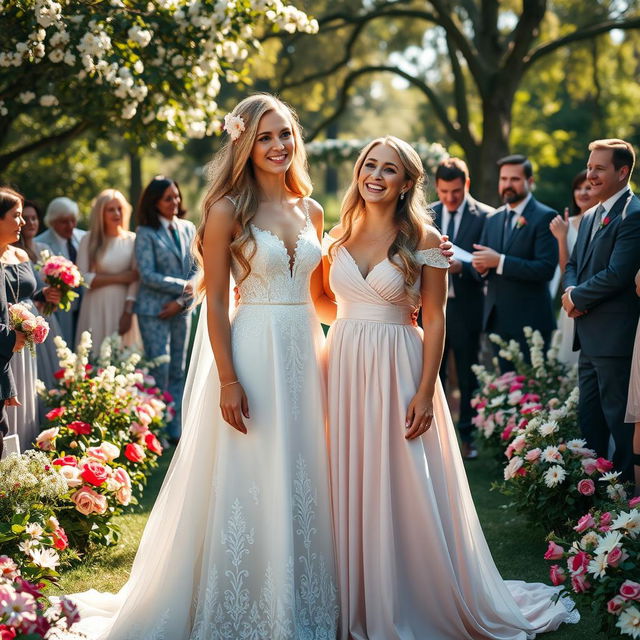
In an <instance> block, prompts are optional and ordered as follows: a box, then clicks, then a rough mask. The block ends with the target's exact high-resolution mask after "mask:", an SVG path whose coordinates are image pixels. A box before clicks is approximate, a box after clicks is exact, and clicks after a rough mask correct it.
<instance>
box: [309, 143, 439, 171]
mask: <svg viewBox="0 0 640 640" xmlns="http://www.w3.org/2000/svg"><path fill="white" fill-rule="evenodd" d="M369 142H370V140H358V139H343V138H330V139H328V140H319V141H316V140H314V141H313V142H310V143H308V144H307V145H306V148H307V154H308V155H309V158H313V159H314V160H316V161H319V162H324V163H327V164H338V163H340V162H345V161H347V160H348V161H350V162H353V161H355V159H356V158H357V157H358V155H359V154H360V151H362V149H363V148H364V147H365V146H366V145H367V144H368V143H369ZM411 146H412V147H413V148H414V149H415V150H416V152H417V153H418V155H419V156H420V159H421V160H422V163H423V165H424V166H425V169H427V170H432V169H434V168H435V167H436V166H437V165H438V164H439V163H440V161H442V160H444V159H445V158H447V157H448V156H449V154H448V153H447V150H446V149H445V148H444V147H443V146H442V145H441V144H438V143H437V142H433V143H429V142H425V141H424V140H418V141H417V142H412V143H411Z"/></svg>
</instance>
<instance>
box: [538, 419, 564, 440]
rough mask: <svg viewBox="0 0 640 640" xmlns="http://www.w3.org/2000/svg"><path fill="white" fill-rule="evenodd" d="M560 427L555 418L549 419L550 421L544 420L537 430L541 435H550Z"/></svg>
mask: <svg viewBox="0 0 640 640" xmlns="http://www.w3.org/2000/svg"><path fill="white" fill-rule="evenodd" d="M559 429H560V427H559V426H558V423H557V422H556V421H555V420H551V421H550V422H545V423H543V424H541V425H540V426H539V427H538V431H539V432H540V435H541V436H543V437H546V436H550V435H551V434H552V433H555V432H556V431H558V430H559Z"/></svg>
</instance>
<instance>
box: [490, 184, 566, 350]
mask: <svg viewBox="0 0 640 640" xmlns="http://www.w3.org/2000/svg"><path fill="white" fill-rule="evenodd" d="M506 209H507V208H506V207H501V208H500V209H498V210H497V211H496V212H495V213H494V214H493V215H490V216H488V217H487V222H486V224H485V227H484V232H483V234H482V240H481V242H480V244H483V245H485V246H488V247H491V248H492V249H494V250H495V251H497V252H498V253H502V254H505V260H504V268H503V271H502V274H501V275H499V274H498V273H497V270H496V269H490V270H489V274H488V275H487V296H486V299H485V305H484V327H485V329H487V330H489V331H494V332H496V333H498V334H501V335H504V336H509V337H518V338H519V337H521V336H522V329H523V328H524V327H526V326H529V327H531V328H532V329H534V330H535V329H537V330H539V331H540V332H541V333H542V334H543V335H545V334H550V333H551V332H552V331H553V330H554V329H555V326H556V321H555V317H554V313H553V309H552V304H551V295H550V293H549V281H550V280H551V279H552V278H553V274H554V272H555V270H556V266H557V264H558V243H557V242H556V240H555V238H554V237H553V235H552V234H551V231H549V223H550V222H551V220H553V218H554V217H555V216H556V212H555V211H554V210H553V209H551V208H550V207H547V206H546V205H544V204H542V203H541V202H538V201H537V200H536V199H535V198H534V197H531V199H530V200H529V203H528V204H527V206H526V207H525V209H524V211H523V212H522V215H521V216H520V217H521V218H523V219H524V223H523V224H521V225H518V224H517V225H516V226H515V228H514V229H513V231H512V232H511V234H510V236H509V238H508V239H506V238H505V235H506V234H505V223H506V220H507V215H508V214H507V210H506Z"/></svg>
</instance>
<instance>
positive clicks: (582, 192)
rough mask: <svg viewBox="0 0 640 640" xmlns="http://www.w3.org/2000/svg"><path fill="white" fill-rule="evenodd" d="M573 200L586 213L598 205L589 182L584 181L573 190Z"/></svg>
mask: <svg viewBox="0 0 640 640" xmlns="http://www.w3.org/2000/svg"><path fill="white" fill-rule="evenodd" d="M573 199H574V200H575V201H576V204H577V205H578V208H579V209H580V211H582V212H584V211H586V210H587V209H589V207H592V206H593V205H594V204H595V203H596V201H595V200H594V197H593V193H592V191H591V185H590V184H589V181H588V180H584V181H583V182H581V183H580V184H579V185H577V186H576V188H575V189H574V190H573Z"/></svg>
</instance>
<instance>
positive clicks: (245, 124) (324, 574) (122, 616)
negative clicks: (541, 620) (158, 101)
mask: <svg viewBox="0 0 640 640" xmlns="http://www.w3.org/2000/svg"><path fill="white" fill-rule="evenodd" d="M225 130H226V132H227V133H228V135H229V140H228V141H227V143H226V144H225V145H224V147H223V148H222V149H221V151H220V152H219V153H218V154H217V155H216V157H215V158H214V161H213V163H212V169H211V184H210V187H209V191H208V193H207V197H206V200H205V204H204V215H203V219H202V223H201V225H200V228H199V230H198V234H197V237H196V242H195V247H194V252H195V255H196V257H197V259H198V260H199V262H200V266H201V267H202V270H203V273H204V277H203V280H202V282H201V283H200V284H199V285H198V293H199V294H200V295H203V294H206V298H205V302H204V303H203V307H202V312H201V316H200V317H201V322H200V326H199V327H198V334H197V336H196V341H195V345H194V350H193V356H192V364H191V367H190V369H189V374H188V377H187V383H186V388H185V407H186V411H185V415H184V431H183V437H182V439H181V441H180V445H179V446H178V449H177V451H176V453H175V456H174V459H173V461H172V463H171V466H170V468H169V471H168V473H167V476H166V479H165V481H164V484H163V487H162V490H161V492H160V495H159V497H158V499H157V501H156V504H155V506H154V508H153V511H152V513H151V516H150V518H149V521H148V524H147V526H146V529H145V531H144V534H143V537H142V541H141V543H140V548H139V551H138V554H137V556H136V559H135V562H134V565H133V568H132V572H131V577H130V579H129V581H128V582H127V584H126V585H125V586H124V587H123V588H122V590H121V591H120V592H119V593H117V594H101V593H98V592H96V591H93V590H92V591H89V592H86V593H84V594H76V595H75V596H72V597H73V598H74V600H75V601H76V602H77V603H78V604H79V606H80V610H81V614H82V617H83V621H82V622H81V623H80V625H79V629H78V630H80V631H83V632H84V633H86V634H87V635H89V636H90V637H91V638H95V639H99V640H103V639H108V640H129V639H131V640H134V639H135V640H143V639H144V640H216V639H220V640H241V639H244V638H251V639H252V640H253V639H256V640H257V639H264V640H294V639H295V640H297V639H298V638H309V639H316V638H317V639H323V640H331V639H333V638H335V637H336V633H337V620H338V597H337V589H336V577H335V575H336V574H335V566H334V548H333V535H332V531H331V507H330V495H329V480H328V478H329V471H328V462H327V447H326V442H325V427H324V397H323V391H322V375H321V371H320V368H319V364H318V358H317V353H318V349H319V347H320V344H321V341H322V333H321V330H320V326H319V324H318V322H317V320H316V316H315V312H314V302H316V303H317V307H318V311H319V313H320V315H322V313H323V305H327V313H329V314H330V313H331V310H330V309H329V307H330V306H331V303H330V302H329V301H327V300H326V299H325V298H323V285H322V271H321V267H320V268H318V266H319V264H320V261H321V248H320V242H319V238H320V236H321V233H322V226H323V220H322V219H323V214H322V209H321V208H320V206H319V205H318V204H317V203H315V202H314V201H313V200H310V199H309V198H308V197H307V196H308V195H309V194H310V192H311V182H310V179H309V176H308V174H307V170H306V157H305V151H304V146H303V143H302V138H301V131H300V126H299V124H298V122H297V119H296V117H295V115H294V113H293V112H292V111H291V110H290V109H289V108H288V107H287V106H286V105H285V104H283V103H282V102H281V101H279V100H277V99H276V98H274V97H272V96H269V95H254V96H251V97H249V98H246V99H245V100H243V101H242V102H240V103H239V104H238V105H237V106H236V108H235V109H234V111H233V113H232V114H230V115H228V116H227V117H226V118H225ZM230 274H232V275H233V278H234V279H235V282H236V283H237V286H238V288H239V292H240V298H241V304H240V306H239V307H238V308H237V310H236V311H235V313H234V314H233V315H232V318H231V319H229V312H228V308H229V288H230ZM214 357H215V364H214ZM218 405H219V406H218Z"/></svg>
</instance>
